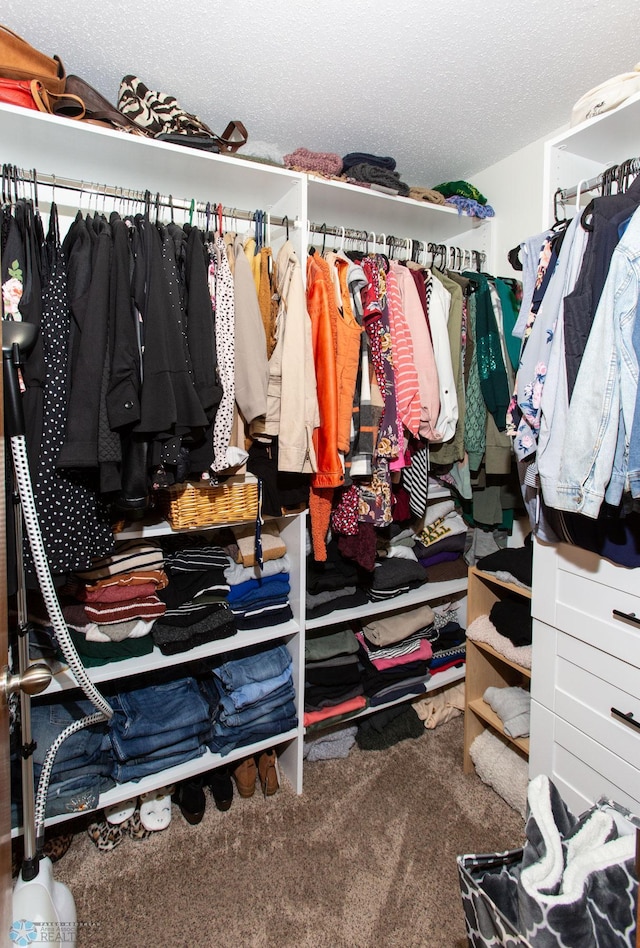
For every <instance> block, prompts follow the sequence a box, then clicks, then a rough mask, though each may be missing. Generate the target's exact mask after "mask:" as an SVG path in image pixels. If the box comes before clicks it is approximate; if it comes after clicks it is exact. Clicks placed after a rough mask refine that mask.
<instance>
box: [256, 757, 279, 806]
mask: <svg viewBox="0 0 640 948" xmlns="http://www.w3.org/2000/svg"><path fill="white" fill-rule="evenodd" d="M258 775H259V777H260V786H261V787H262V792H263V793H264V795H265V797H270V796H273V794H274V793H275V792H276V790H277V789H278V787H279V783H278V770H277V767H276V752H275V750H273V749H271V750H268V751H263V752H262V753H261V754H260V755H259V757H258Z"/></svg>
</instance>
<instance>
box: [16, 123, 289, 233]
mask: <svg viewBox="0 0 640 948" xmlns="http://www.w3.org/2000/svg"><path fill="white" fill-rule="evenodd" d="M0 118H1V121H2V129H3V133H2V138H3V142H4V145H5V150H6V151H7V153H8V154H9V153H10V156H11V161H12V163H13V164H15V165H18V166H19V167H24V168H32V167H33V156H34V154H37V155H39V156H41V157H40V158H39V163H38V166H37V170H38V171H40V172H43V173H46V174H51V173H54V174H56V175H58V176H59V177H63V176H64V177H69V178H77V179H78V180H79V181H86V183H87V188H89V187H91V184H92V183H93V184H98V185H101V184H108V185H117V186H119V187H124V188H130V189H135V190H142V191H144V190H145V189H149V190H150V191H152V192H153V193H155V192H156V191H159V192H160V193H161V194H163V195H165V196H168V195H169V194H173V195H174V197H176V198H187V199H189V198H191V197H194V198H195V199H196V200H205V201H207V200H209V201H212V202H217V201H219V202H222V203H224V204H225V206H227V207H232V206H234V205H235V206H237V207H238V208H240V209H244V210H251V209H252V208H261V209H263V210H268V209H270V208H275V207H277V208H278V213H279V214H280V213H282V214H287V213H288V214H289V216H290V217H291V224H292V226H293V223H294V221H295V218H296V217H297V216H298V215H297V213H296V211H297V209H298V208H299V200H300V191H301V188H302V175H300V174H299V173H297V172H294V171H288V170H287V169H286V168H277V167H274V166H272V165H266V164H261V163H260V162H256V161H247V160H246V159H241V158H235V157H233V156H231V155H215V154H206V153H205V152H202V151H200V150H198V149H197V148H187V147H184V146H181V145H171V144H168V143H167V142H159V141H155V140H154V139H150V138H144V137H141V136H138V135H130V134H127V133H124V132H117V131H115V130H111V129H106V128H99V127H98V126H96V125H90V124H88V123H84V122H75V121H73V120H72V119H65V118H59V117H57V116H53V115H46V114H43V113H41V112H35V111H33V112H32V111H30V110H29V109H21V108H19V107H17V106H10V105H1V106H0ZM9 143H10V148H9V147H8V146H9ZM43 143H46V145H43ZM87 169H90V171H89V174H90V175H91V177H90V178H89V177H88V174H87ZM185 182H188V184H185ZM185 188H188V193H184V191H185ZM63 195H64V192H62V191H60V193H59V194H57V195H56V197H57V198H58V203H61V202H62V201H63V200H64V196H63ZM283 200H284V202H285V203H284V204H282V203H281V202H282V201H283Z"/></svg>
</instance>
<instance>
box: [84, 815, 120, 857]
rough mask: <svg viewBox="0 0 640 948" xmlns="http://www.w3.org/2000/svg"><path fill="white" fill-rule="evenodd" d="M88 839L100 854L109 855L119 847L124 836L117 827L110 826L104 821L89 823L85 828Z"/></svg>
mask: <svg viewBox="0 0 640 948" xmlns="http://www.w3.org/2000/svg"><path fill="white" fill-rule="evenodd" d="M87 833H88V834H89V839H90V840H91V842H92V843H93V844H94V845H95V847H96V849H98V850H99V851H100V852H101V853H109V852H111V850H112V849H115V848H116V846H119V845H120V843H121V842H122V840H123V839H124V836H123V834H122V830H121V828H120V827H119V826H112V825H111V823H107V821H106V820H101V821H100V822H99V823H89V825H88V826H87Z"/></svg>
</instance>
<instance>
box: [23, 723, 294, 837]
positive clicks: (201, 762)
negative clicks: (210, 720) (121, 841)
mask: <svg viewBox="0 0 640 948" xmlns="http://www.w3.org/2000/svg"><path fill="white" fill-rule="evenodd" d="M296 737H298V729H297V728H294V729H293V730H291V731H286V732H285V733H284V734H278V735H277V736H276V737H268V738H266V739H265V740H262V741H257V742H256V743H255V744H246V745H245V746H243V747H236V748H235V749H234V750H232V751H229V753H228V754H225V755H224V757H223V756H222V755H220V754H213V753H212V752H211V751H209V750H207V751H205V753H204V754H203V755H202V756H201V757H195V758H194V759H193V760H189V761H187V762H186V763H184V764H179V765H178V766H177V767H169V768H168V769H167V770H162V771H160V772H159V773H156V774H150V775H149V776H148V777H143V778H142V780H137V781H135V782H128V783H118V784H116V785H115V787H112V788H111V790H107V791H106V793H102V794H101V795H100V799H99V801H98V806H97V807H96V809H95V810H93V811H91V810H85V811H83V812H75V813H63V814H61V815H60V816H51V817H48V818H47V819H46V821H45V823H46V825H47V826H53V825H55V824H56V823H65V822H67V821H68V820H70V819H74V818H75V817H78V816H82V815H83V813H91V812H94V813H95V812H96V811H97V810H101V809H103V807H106V806H113V804H114V803H122V802H123V801H124V800H131V799H133V798H134V797H138V796H140V794H141V793H147V792H149V791H150V790H158V789H159V788H160V787H169V786H171V785H172V784H175V783H179V782H180V781H181V780H189V778H190V777H196V776H197V775H198V774H202V773H206V771H208V770H213V769H214V768H215V767H221V766H223V765H224V764H229V763H233V761H235V760H240V759H241V758H242V757H249V756H250V755H251V754H259V753H260V751H264V750H268V749H270V748H272V747H279V746H280V745H282V744H288V743H289V742H290V741H292V740H294V739H295V738H296ZM280 774H281V776H282V768H280ZM260 792H261V791H260V789H259V788H258V787H256V793H260ZM209 802H211V801H209ZM22 832H23V829H22V827H21V826H19V827H14V828H13V829H12V830H11V835H12V836H21V835H22Z"/></svg>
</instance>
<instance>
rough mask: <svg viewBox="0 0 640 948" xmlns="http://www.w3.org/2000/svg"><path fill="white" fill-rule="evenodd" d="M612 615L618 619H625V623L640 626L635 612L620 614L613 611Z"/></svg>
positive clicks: (618, 611)
mask: <svg viewBox="0 0 640 948" xmlns="http://www.w3.org/2000/svg"><path fill="white" fill-rule="evenodd" d="M613 614H614V616H616V617H617V618H618V619H626V620H627V622H634V623H635V624H636V625H640V618H639V617H638V616H637V615H636V614H635V612H622V611H621V610H620V609H614V610H613Z"/></svg>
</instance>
